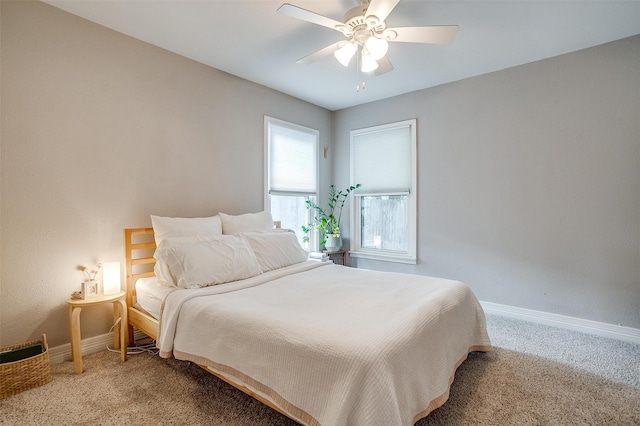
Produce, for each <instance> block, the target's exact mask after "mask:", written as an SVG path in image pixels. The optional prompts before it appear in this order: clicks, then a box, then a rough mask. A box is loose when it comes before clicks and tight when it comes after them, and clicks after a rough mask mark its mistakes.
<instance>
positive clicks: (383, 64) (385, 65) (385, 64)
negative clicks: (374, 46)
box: [373, 56, 393, 77]
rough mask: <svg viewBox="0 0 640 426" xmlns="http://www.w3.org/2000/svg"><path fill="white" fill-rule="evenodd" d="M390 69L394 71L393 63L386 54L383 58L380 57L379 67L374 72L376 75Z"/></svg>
mask: <svg viewBox="0 0 640 426" xmlns="http://www.w3.org/2000/svg"><path fill="white" fill-rule="evenodd" d="M389 71H393V65H391V62H390V61H389V59H387V57H386V56H384V57H382V59H378V68H376V70H375V71H374V72H373V73H374V74H375V75H376V77H377V76H379V75H382V74H386V73H388V72H389Z"/></svg>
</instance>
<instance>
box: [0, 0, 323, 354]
mask: <svg viewBox="0 0 640 426" xmlns="http://www.w3.org/2000/svg"><path fill="white" fill-rule="evenodd" d="M0 7H1V8H2V9H1V15H0V16H1V19H2V21H1V34H0V35H1V43H2V49H1V55H2V56H1V58H0V59H1V61H2V62H1V67H2V68H1V70H0V71H1V92H0V94H1V99H2V118H1V120H2V121H1V123H0V124H1V135H0V136H1V144H2V145H1V157H0V158H1V161H2V168H1V169H2V170H1V179H2V180H1V187H0V190H1V191H0V194H1V197H2V206H1V210H0V220H1V231H2V234H1V247H2V254H1V266H2V267H1V269H0V271H1V281H0V298H1V301H0V309H1V312H0V319H1V328H0V344H1V345H8V344H13V343H17V342H20V341H24V340H27V339H31V338H38V337H39V336H40V334H41V333H43V332H46V333H47V336H48V338H49V342H50V344H51V345H52V346H56V345H60V344H63V343H67V342H69V332H68V322H67V306H66V300H67V299H68V297H69V294H70V293H71V292H72V291H73V290H78V289H79V287H80V282H81V281H82V275H81V273H80V272H79V271H78V270H77V269H76V267H77V265H80V264H85V265H95V264H96V262H98V261H109V260H120V259H122V257H123V251H122V229H123V228H125V227H140V226H150V225H151V223H150V220H149V214H150V213H154V214H159V215H175V216H178V215H183V216H198V215H213V214H216V213H217V212H218V211H224V212H228V213H243V212H249V211H257V210H261V209H262V208H263V200H264V197H263V173H264V172H263V116H264V115H269V116H273V117H277V118H281V119H283V120H288V121H292V122H296V123H299V124H302V125H305V126H308V127H312V128H315V129H318V130H320V138H321V140H320V144H321V146H328V145H330V144H331V141H330V136H331V113H330V112H329V111H326V110H324V109H322V108H319V107H316V106H314V105H311V104H308V103H305V102H302V101H299V100H297V99H294V98H291V97H289V96H286V95H283V94H281V93H278V92H275V91H272V90H270V89H267V88H265V87H263V86H259V85H256V84H253V83H250V82H247V81H245V80H242V79H239V78H236V77H234V76H231V75H228V74H225V73H223V72H221V71H218V70H215V69H212V68H210V67H207V66H204V65H201V64H198V63H195V62H193V61H190V60H187V59H185V58H184V57H181V56H178V55H175V54H172V53H169V52H167V51H164V50H162V49H159V48H157V47H154V46H151V45H148V44H145V43H143V42H140V41H138V40H135V39H133V38H130V37H127V36H124V35H122V34H119V33H116V32H114V31H111V30H109V29H106V28H104V27H101V26H99V25H97V24H94V23H91V22H89V21H86V20H83V19H81V18H78V17H76V16H73V15H70V14H68V13H66V12H63V11H60V10H59V9H56V8H53V7H51V6H48V5H46V4H43V3H40V2H7V1H2V2H1V6H0ZM320 170H321V183H322V184H323V186H324V187H325V188H326V187H327V186H328V178H329V174H330V173H329V172H330V168H329V160H324V159H321V169H320ZM82 315H83V319H82V332H83V337H90V336H93V335H98V334H102V333H106V332H107V331H108V329H109V319H110V311H109V308H105V309H102V308H91V309H89V310H87V311H86V312H83V314H82Z"/></svg>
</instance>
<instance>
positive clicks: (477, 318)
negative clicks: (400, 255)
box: [124, 215, 492, 425]
mask: <svg viewBox="0 0 640 426" xmlns="http://www.w3.org/2000/svg"><path fill="white" fill-rule="evenodd" d="M241 216H242V215H241ZM227 219H229V217H227ZM234 219H236V218H235V217H234ZM241 222H242V219H241ZM264 222H265V221H263V223H264ZM227 223H231V224H233V223H234V222H229V221H227ZM249 223H250V224H251V222H249ZM241 224H242V223H241ZM245 224H246V223H245ZM155 225H156V224H155V222H154V228H156V231H158V230H159V227H157V226H155ZM271 227H273V226H272V225H271ZM154 228H137V229H125V230H124V239H125V258H126V274H127V280H126V287H127V288H126V290H127V305H128V313H129V316H128V318H129V339H130V341H133V329H134V328H136V329H139V330H140V331H142V332H143V333H145V334H147V335H149V336H151V337H152V338H154V339H156V344H157V346H158V348H159V350H160V355H161V356H162V357H170V356H174V357H175V358H177V359H181V360H186V361H191V362H194V363H196V364H198V365H200V366H201V367H202V368H204V369H205V370H207V371H208V372H210V373H212V374H214V375H216V376H218V377H219V378H221V379H222V380H224V381H226V382H228V383H230V384H232V385H233V386H235V387H237V388H238V389H240V390H241V391H243V392H245V393H247V394H249V395H251V396H252V397H254V398H256V399H258V400H259V401H261V402H263V403H265V404H267V405H268V406H270V407H271V408H274V409H275V410H277V411H279V412H280V413H282V414H284V415H286V416H288V417H290V418H291V419H293V420H295V421H297V422H299V423H301V424H305V425H409V424H413V423H415V422H416V421H417V420H419V419H420V418H422V417H425V416H426V415H428V414H429V413H430V412H431V411H433V410H434V409H436V408H438V407H439V406H441V405H442V404H444V402H445V401H446V400H447V399H448V396H449V388H450V386H451V383H452V382H453V378H454V374H455V370H456V369H457V367H458V366H459V365H460V364H461V363H462V362H463V361H464V360H465V359H466V358H467V355H468V353H469V352H472V351H491V350H492V347H491V343H490V340H489V337H488V335H487V331H486V326H485V318H484V313H483V311H482V308H481V307H480V304H479V303H478V301H477V299H476V297H475V296H474V295H473V293H472V292H471V290H470V289H469V287H468V286H467V285H465V284H464V283H461V282H458V281H451V280H445V279H440V278H433V277H425V276H418V275H408V274H397V273H384V272H376V271H368V270H362V269H356V268H349V267H345V266H339V265H334V264H332V263H330V262H320V261H317V260H305V259H302V257H299V255H298V254H296V250H298V248H299V245H298V248H295V247H294V244H293V243H292V242H291V241H294V240H295V236H292V234H291V233H286V232H284V231H283V232H275V231H273V230H267V229H260V227H258V229H257V230H256V229H254V228H255V227H251V226H249V227H248V228H247V227H246V226H244V225H243V226H239V227H233V226H231V227H224V229H225V230H228V232H224V235H222V236H212V237H207V238H204V239H203V238H202V237H201V236H198V237H194V235H193V230H192V235H191V236H188V237H184V238H187V240H184V239H182V240H181V239H180V238H182V237H177V238H167V239H165V240H163V242H161V243H160V244H158V243H157V239H156V238H157V236H158V232H155V233H154ZM232 231H233V232H232ZM237 231H239V232H237ZM196 232H199V231H196ZM216 234H217V231H216ZM221 234H222V233H221ZM170 240H171V241H174V242H173V243H171V244H166V243H167V241H170ZM203 240H205V241H206V242H202V241H203ZM285 240H286V242H285ZM175 241H179V243H175ZM185 241H186V242H185ZM194 241H195V242H194ZM245 243H246V244H245ZM174 244H175V245H174ZM229 244H231V246H229ZM234 244H239V246H238V247H239V248H238V247H236V246H234ZM196 246H197V249H196V248H194V247H196ZM211 246H215V250H217V252H219V253H224V254H223V255H222V256H226V257H225V259H224V262H222V263H218V264H216V262H213V263H214V264H215V265H214V266H212V267H211V268H210V270H209V271H208V272H207V276H209V275H212V274H213V275H216V278H215V279H213V281H214V282H220V283H219V284H217V285H208V283H207V284H205V285H197V283H196V285H194V284H193V283H194V282H198V280H199V279H200V278H199V277H201V276H203V275H202V274H201V273H200V272H201V271H199V269H200V266H193V265H194V259H196V260H197V259H202V258H203V257H202V256H203V254H202V253H204V252H206V255H207V256H210V255H211V250H214V249H212V248H211ZM240 246H242V247H240ZM167 247H171V249H167ZM176 247H178V248H176ZM244 249H246V253H242V250H244ZM167 250H169V251H171V253H173V254H174V255H175V254H176V253H178V257H179V260H178V261H175V262H174V263H172V261H171V259H169V258H168V257H167V252H168V251H167ZM299 250H301V248H299ZM236 251H239V252H240V253H241V255H240V257H237V258H236V256H235V254H233V255H230V254H229V253H231V252H234V253H235V252H236ZM287 251H288V254H287V253H286V252H287ZM185 253H187V255H185ZM193 253H195V254H193ZM274 253H275V254H274ZM154 256H155V257H154ZM189 256H191V257H189ZM229 256H231V258H229ZM247 256H250V257H252V259H253V258H255V260H256V262H255V263H256V264H257V265H258V269H257V270H256V268H255V265H254V266H253V267H246V265H245V260H244V259H245V258H246V257H247ZM287 256H288V257H289V258H293V259H294V260H295V261H291V262H290V260H291V259H289V260H286V259H288V257H287ZM156 258H158V259H159V260H158V262H156V260H157V259H156ZM240 258H241V259H242V260H241V261H240V262H241V263H238V262H239V260H238V259H240ZM167 259H169V260H167ZM207 259H209V257H207ZM174 260H175V259H174ZM233 262H236V263H235V264H234V263H233ZM248 263H251V264H253V263H254V262H253V260H252V261H251V262H248ZM159 264H165V265H164V266H163V267H164V268H165V270H164V271H163V270H162V267H159ZM199 264H200V262H199V261H198V265H199ZM167 265H171V268H169V269H171V270H172V271H173V272H175V271H176V270H179V271H180V273H178V274H173V275H172V276H171V278H172V279H177V277H180V279H179V280H177V281H175V282H174V283H173V284H175V283H178V282H179V283H180V286H178V285H175V286H171V285H167V284H172V283H167V282H166V281H164V278H166V274H167V270H168V269H166V267H167ZM185 265H186V266H185ZM189 265H191V266H189ZM224 265H227V266H224ZM228 265H234V266H232V267H230V269H233V270H234V271H235V272H233V273H232V274H231V275H230V276H223V275H224V274H223V273H221V272H220V271H221V269H224V268H225V267H228ZM187 266H189V267H187ZM151 268H153V269H151ZM180 268H183V270H182V269H180ZM204 269H206V268H204ZM192 270H198V273H193V274H192V276H191V275H189V274H191V272H192ZM238 271H240V272H238ZM198 274H199V275H198ZM184 277H186V278H184ZM138 280H140V283H141V285H140V286H138V288H136V282H137V281H138ZM194 280H195V281H194ZM216 280H217V281H216ZM200 281H202V280H201V279H200ZM138 291H140V299H141V300H142V299H144V300H145V302H144V303H146V306H145V307H142V306H141V305H140V303H138V300H137V299H138ZM149 301H151V302H152V303H150V302H149Z"/></svg>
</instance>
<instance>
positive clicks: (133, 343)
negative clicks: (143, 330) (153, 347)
mask: <svg viewBox="0 0 640 426" xmlns="http://www.w3.org/2000/svg"><path fill="white" fill-rule="evenodd" d="M127 330H128V334H129V346H135V340H134V339H133V326H132V325H131V324H127Z"/></svg>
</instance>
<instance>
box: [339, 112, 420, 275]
mask: <svg viewBox="0 0 640 426" xmlns="http://www.w3.org/2000/svg"><path fill="white" fill-rule="evenodd" d="M407 126H408V127H409V128H410V135H411V136H410V138H411V140H410V157H411V158H410V162H411V165H410V166H411V173H410V176H411V177H410V186H409V188H407V189H408V191H407V190H398V191H380V192H376V191H370V190H368V189H367V188H366V186H365V185H363V187H362V188H361V189H360V190H358V191H356V192H354V194H353V195H354V197H353V198H354V199H353V202H352V203H351V231H350V234H351V241H352V247H351V249H350V250H349V255H350V256H352V257H356V258H363V259H372V260H379V261H386V262H396V263H407V264H416V263H417V206H418V202H417V168H418V161H417V129H416V128H417V120H416V119H411V120H404V121H398V122H394V123H388V124H383V125H379V126H373V127H366V128H362V129H357V130H352V131H351V133H350V175H351V185H355V184H356V183H362V182H355V179H356V177H355V162H356V158H355V142H356V138H357V136H358V135H362V134H367V133H373V132H382V131H388V130H390V129H395V128H397V129H400V128H405V127H407ZM385 195H407V196H408V198H407V201H408V203H409V205H408V217H407V252H406V253H405V252H398V251H391V250H383V249H372V248H364V247H362V232H361V231H362V221H361V210H362V203H361V200H362V197H363V196H385Z"/></svg>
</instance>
